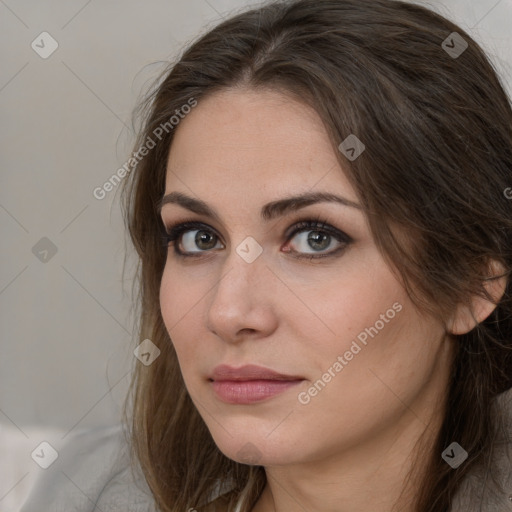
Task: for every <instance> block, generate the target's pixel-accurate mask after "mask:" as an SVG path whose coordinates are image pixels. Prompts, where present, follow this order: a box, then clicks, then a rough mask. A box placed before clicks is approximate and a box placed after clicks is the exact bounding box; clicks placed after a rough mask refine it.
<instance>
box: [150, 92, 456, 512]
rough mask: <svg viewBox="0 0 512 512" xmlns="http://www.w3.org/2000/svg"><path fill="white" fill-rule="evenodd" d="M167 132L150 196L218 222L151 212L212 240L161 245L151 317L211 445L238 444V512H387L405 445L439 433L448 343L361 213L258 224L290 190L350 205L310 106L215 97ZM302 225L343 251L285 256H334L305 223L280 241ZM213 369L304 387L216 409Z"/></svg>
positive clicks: (175, 211) (409, 453)
mask: <svg viewBox="0 0 512 512" xmlns="http://www.w3.org/2000/svg"><path fill="white" fill-rule="evenodd" d="M176 130H177V131H176V134H175V139H174V141H173V144H172V147H171V151H170V154H169V161H168V170H167V177H166V194H167V193H170V192H173V191H180V192H182V193H184V194H187V195H190V196H193V197H196V198H199V199H201V200H203V201H205V202H206V203H208V205H210V206H211V207H212V208H214V209H215V210H216V211H217V212H218V215H219V217H220V219H221V220H220V222H218V221H216V220H214V219H212V218H209V217H206V216H204V215H202V214H201V215H199V214H196V213H192V212H190V211H188V210H186V209H184V208H183V207H181V206H179V205H177V204H166V205H164V206H163V208H162V212H161V215H162V219H163V222H164V224H165V225H166V226H167V227H170V226H171V225H172V224H175V223H178V222H183V221H188V220H195V221H201V222H203V223H205V224H206V225H207V226H209V228H208V229H209V230H210V232H211V233H212V235H211V236H212V237H213V239H212V243H211V245H210V246H208V245H207V244H205V245H200V246H198V245H197V244H196V243H194V238H193V237H194V235H195V234H196V232H197V230H192V232H191V233H192V238H191V239H190V240H188V241H187V242H184V241H183V240H181V249H182V250H186V251H191V252H193V251H195V253H196V254H197V253H198V252H200V251H202V253H201V256H200V257H199V258H189V259H180V258H179V257H177V256H175V255H174V252H173V246H172V245H171V246H170V247H169V253H168V259H167V262H166V266H165V269H164V273H163V277H162V282H161V291H160V301H161V310H162V315H163V319H164V322H165V325H166V328H167V330H168V332H169V335H170V337H171V339H172V342H173V344H174V346H175V349H176V352H177V355H178V359H179V363H180V368H181V371H182V374H183V378H184V381H185V384H186V386H187V389H188V391H189V394H190V396H191V398H192V400H193V402H194V403H195V405H196V407H197V408H198V411H199V412H200V414H201V416H202V417H203V419H204V421H205V423H206V425H207V427H208V429H209V430H210V432H211V434H212V437H213V439H214V441H215V443H216V444H217V445H218V447H219V449H220V450H221V451H222V452H223V453H224V454H225V455H226V456H227V457H229V458H231V459H234V460H236V461H238V462H242V463H247V459H245V458H244V456H243V453H244V450H242V449H243V448H244V447H245V448H247V443H252V445H253V446H254V447H255V448H253V451H254V452H255V456H256V457H257V464H259V465H263V466H264V467H265V471H266V474H267V480H268V483H267V486H266V487H265V489H264V492H263V493H262V495H261V497H260V499H259V500H258V502H257V503H256V505H255V507H254V508H253V511H254V512H270V511H274V510H275V511H276V512H282V511H287V512H299V511H300V512H303V511H304V510H307V511H309V512H320V511H322V512H363V511H364V512H367V511H368V510H379V511H382V512H386V511H391V510H392V507H393V504H394V503H395V502H397V500H398V498H399V495H400V492H401V491H402V488H403V485H404V481H405V478H406V476H407V474H408V472H409V470H410V468H411V466H415V467H417V468H419V469H420V470H421V467H422V464H421V460H417V459H416V458H415V455H414V453H413V449H414V447H415V443H416V442H417V440H418V439H419V437H420V435H421V434H422V433H423V432H424V431H425V429H426V428H427V425H428V429H427V431H428V435H429V436H430V437H432V436H433V435H434V434H435V432H436V431H437V429H438V428H439V426H440V423H441V420H442V416H441V407H442V404H443V402H444V398H445V395H446V389H447V385H448V379H449V373H450V364H451V361H452V358H453V344H452V342H451V341H450V339H451V338H450V337H449V336H448V335H447V333H446V331H445V328H444V327H443V326H442V325H441V324H440V323H439V321H438V320H436V319H434V318H431V317H427V316H425V315H424V314H422V313H421V312H420V311H418V310H417V309H416V308H415V307H414V305H413V303H412V302H411V300H410V299H409V297H408V296H407V294H406V292H405V290H404V288H403V287H402V285H401V284H400V282H399V281H398V280H397V278H396V277H395V275H394V273H393V272H392V270H391V269H390V268H389V267H388V265H387V264H386V263H385V261H384V259H383V256H382V255H381V254H380V253H379V251H378V250H377V248H376V246H375V244H374V241H373V239H372V236H371V234H370V231H369V228H368V225H367V219H366V216H365V214H364V212H363V211H362V210H361V209H359V208H354V207H350V206H344V205H340V204H336V203H327V202H323V203H317V204H313V205H310V206H307V207H306V208H303V209H301V210H299V211H296V212H291V213H288V214H286V215H285V216H283V217H279V218H277V219H275V220H272V221H270V222H265V221H263V220H261V219H260V208H261V207H262V206H263V205H264V204H266V203H268V202H270V201H274V200H277V199H281V198H283V197H287V196H289V195H295V194H299V193H303V192H329V193H334V194H337V195H340V196H343V197H344V198H346V199H348V200H350V201H353V202H354V203H357V202H358V198H357V195H356V194H355V191H354V189H353V188H352V186H351V185H350V183H349V181H348V180H347V178H346V176H345V174H344V172H343V169H342V168H341V167H340V164H339V162H338V160H337V155H336V150H335V148H333V145H332V144H331V142H330V141H329V139H328V136H327V133H326V131H325V128H324V127H323V125H322V123H321V120H320V118H319V117H318V115H317V114H316V112H315V111H313V110H311V109H310V108H308V107H307V106H305V105H303V104H301V103H298V102H296V101H295V100H293V99H291V98H290V97H288V96H286V95H283V94H281V93H278V92H273V91H264V92H262V91H261V90H260V91H257V92H256V91H254V90H250V89H236V90H225V91H222V92H216V93H215V94H214V95H212V96H210V97H207V98H204V99H202V100H201V101H199V103H198V106H197V107H196V108H194V110H193V111H192V112H191V113H190V114H188V115H187V117H186V118H185V119H183V120H182V121H181V122H180V124H179V126H178V127H177V129H176ZM367 142H368V141H367ZM370 142H371V141H370ZM317 216H320V218H321V219H322V220H326V221H327V222H328V224H329V225H331V226H333V227H334V228H336V229H337V230H341V231H343V232H345V233H347V234H348V235H349V236H350V237H351V238H352V239H353V242H352V243H350V244H348V245H347V246H346V247H345V249H344V250H343V251H342V252H341V253H338V254H334V255H332V256H330V257H326V258H320V259H316V260H309V259H299V258H297V255H298V254H315V253H317V254H318V253H323V254H328V253H329V252H331V251H334V250H335V249H336V248H337V247H339V246H340V244H339V243H338V242H337V241H336V239H335V238H331V242H330V243H328V242H327V243H326V244H325V245H324V246H322V247H324V248H321V249H318V248H316V249H315V246H314V245H313V247H312V246H311V245H309V244H308V243H307V236H308V234H314V233H311V231H313V232H315V228H306V229H305V230H303V231H301V232H298V233H297V234H295V235H294V236H293V238H291V239H287V237H286V236H285V232H286V230H287V228H289V227H290V226H293V225H294V224H295V223H296V222H297V221H299V220H304V219H308V218H312V219H315V217H317ZM189 233H190V231H189ZM216 236H217V238H215V237H216ZM248 236H251V237H253V238H254V239H255V240H256V241H257V242H258V244H259V245H260V246H261V247H262V249H263V252H262V254H261V255H260V256H259V257H258V258H256V260H255V261H254V262H252V263H247V262H246V261H245V260H244V259H243V258H242V257H240V256H239V254H238V253H237V252H236V249H237V246H239V244H241V242H242V241H243V240H244V239H245V238H246V237H248ZM176 243H177V244H179V243H180V241H177V242H176ZM208 247H214V248H208ZM394 303H399V304H400V305H401V306H402V308H401V310H400V312H397V313H396V315H394V318H392V319H388V322H385V325H384V327H383V328H382V329H380V330H379V332H378V334H377V335H375V336H374V337H373V338H370V337H369V338H368V343H367V345H366V346H362V349H361V351H360V352H358V353H357V355H355V356H354V357H353V359H352V360H350V361H348V362H347V364H346V365H344V367H343V369H342V370H341V371H339V372H337V373H336V372H335V374H336V376H335V377H333V378H331V380H330V382H328V383H327V384H326V385H325V387H323V388H322V389H321V391H320V392H318V393H317V394H316V395H315V396H314V397H311V400H310V401H309V403H307V404H306V405H304V404H302V403H300V402H299V400H298V394H299V393H300V392H305V391H307V390H308V389H309V388H311V386H312V385H313V384H314V383H315V382H316V381H318V379H320V378H321V377H322V375H323V374H325V373H326V372H327V371H328V369H329V368H330V367H331V368H332V366H333V364H334V363H335V361H336V360H337V358H338V356H340V355H341V356H343V355H344V354H345V352H346V351H347V350H349V349H350V346H351V344H352V342H353V341H354V340H355V339H356V337H357V335H358V334H359V333H361V332H362V331H364V330H365V328H369V327H371V326H375V324H376V322H377V320H379V319H380V318H382V317H381V315H382V314H385V313H386V311H387V310H389V309H390V308H392V305H393V304H394ZM221 363H225V364H229V365H231V366H235V367H238V366H241V365H244V364H249V363H253V364H258V365H262V366H266V367H268V368H271V369H273V370H275V371H277V372H280V373H285V374H291V375H299V376H301V377H302V378H303V379H304V381H303V382H301V383H300V384H299V385H298V386H295V387H294V388H292V389H289V390H287V391H285V392H283V393H281V394H279V395H277V396H274V397H273V398H271V399H267V400H265V401H263V402H260V403H256V404H251V405H232V404H226V403H224V402H222V401H220V400H219V398H218V397H217V395H216V394H215V393H214V392H213V390H212V386H211V383H210V382H209V380H208V376H209V375H210V372H211V371H212V370H213V368H214V367H215V366H217V365H218V364H221ZM439 456H440V454H439ZM416 485H417V484H415V483H414V482H411V486H410V487H409V488H407V489H406V490H405V494H404V501H403V505H404V507H403V508H402V509H401V510H403V511H404V512H407V511H411V512H412V510H413V508H412V507H411V505H410V503H409V501H408V499H407V497H409V498H410V497H411V496H413V495H414V494H415V492H416V490H417V487H416Z"/></svg>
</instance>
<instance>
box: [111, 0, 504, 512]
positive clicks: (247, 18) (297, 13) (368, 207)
mask: <svg viewBox="0 0 512 512" xmlns="http://www.w3.org/2000/svg"><path fill="white" fill-rule="evenodd" d="M453 32H457V33H458V34H459V35H460V36H461V37H462V38H463V40H464V41H465V42H466V43H467V48H466V49H465V50H464V51H462V53H460V50H462V49H463V46H461V45H460V44H459V43H458V42H457V41H460V39H453V37H455V36H453ZM450 37H451V39H450ZM450 48H452V49H454V48H455V49H456V50H457V49H459V54H453V51H452V52H451V54H450V52H449V49H450ZM236 87H251V88H253V89H254V90H263V89H271V90H275V91H280V92H285V93H287V94H290V95H291V96H293V97H294V98H296V99H299V100H300V101H302V102H303V103H304V104H307V105H309V106H312V107H313V108H314V109H315V110H316V112H317V113H318V115H319V116H320V118H321V119H322V121H323V123H324V125H325V127H326V129H327V132H328V135H329V137H330V139H331V141H332V144H333V150H334V151H335V152H336V153H337V155H338V158H339V161H340V165H342V167H343V169H345V172H346V174H347V177H348V179H349V180H350V182H351V184H352V185H353V187H354V189H355V191H356V193H357V195H358V198H359V200H360V202H361V204H362V206H363V208H364V209H365V211H366V212H367V213H368V220H369V224H370V229H371V232H372V235H373V238H374V240H375V243H376V244H377V246H378V248H379V250H380V251H381V253H382V255H383V257H385V258H386V261H388V262H389V264H390V266H392V267H393V268H394V269H396V272H397V276H398V277H399V278H400V280H401V282H403V286H404V287H405V289H406V290H407V291H408V293H409V294H410V296H411V299H413V300H414V301H415V303H416V304H417V305H418V306H419V307H421V308H423V310H424V311H428V312H431V313H433V314H437V315H439V317H440V318H446V315H447V314H448V313H450V312H452V311H453V310H454V308H455V306H456V305H457V304H461V303H468V301H469V298H470V297H471V296H474V295H480V296H482V297H486V298H487V299H491V298H492V297H490V295H489V294H488V293H487V292H486V289H485V288H484V286H483V283H484V282H485V278H486V276H487V275H488V272H487V271H488V269H489V262H490V261H492V260H494V261H497V262H499V263H500V264H501V265H502V266H503V267H504V268H505V271H506V275H507V285H506V289H505V293H504V295H503V296H502V297H501V298H500V299H499V301H496V302H495V304H496V308H495V310H494V311H493V313H492V314H491V315H490V316H489V317H488V318H487V319H486V320H485V321H483V322H481V323H480V324H479V325H477V326H476V327H475V328H474V329H472V330H471V331H470V332H468V333H467V334H463V335H459V336H454V338H455V341H456V355H455V359H454V363H453V369H452V372H451V382H450V385H449V389H447V390H446V407H445V409H444V416H443V421H442V426H441V428H440V429H439V432H438V433H437V438H436V440H435V444H434V445H430V446H428V447H426V448H425V453H424V454H423V456H422V459H421V460H422V467H423V469H424V476H423V477H422V481H421V486H420V490H419V493H418V494H417V497H416V503H415V510H417V511H418V512H445V511H448V510H449V509H450V506H451V504H452V501H453V496H454V494H455V492H456V491H457V489H459V488H460V485H461V482H462V481H463V480H464V478H465V477H466V476H467V475H468V474H469V473H471V471H472V469H474V468H477V467H489V466H490V464H491V457H492V453H493V439H494V437H495V432H496V429H497V428H498V427H499V426H500V425H503V421H502V420H503V418H501V417H500V415H499V414H498V412H499V411H498V408H497V407H495V404H496V398H497V397H498V395H499V394H500V393H503V392H504V391H506V390H508V389H510V388H511V387H512V355H511V354H512V344H511V333H512V323H511V322H512V321H511V317H512V314H511V313H512V305H511V284H510V279H508V276H509V274H510V269H511V268H512V201H511V200H510V197H509V196H510V193H507V191H510V192H512V191H511V189H510V188H509V187H511V186H512V110H511V102H510V98H509V97H508V96H507V93H506V92H505V88H504V86H503V84H502V83H501V82H500V78H499V76H498V73H497V71H496V70H495V69H494V67H493V65H492V63H491V62H490V60H489V59H488V58H487V56H486V55H485V52H484V51H483V50H482V48H481V47H480V46H479V45H478V44H477V43H476V42H475V41H474V40H473V39H472V38H471V36H470V35H469V34H468V33H466V32H465V31H464V30H462V29H461V28H460V27H459V26H457V25H455V24H454V23H452V22H450V21H449V20H447V19H445V18H444V17H442V16H440V15H438V14H436V13H434V12H432V11H430V10H428V9H426V8H424V7H421V6H418V5H413V4H409V3H405V2H402V1H393V0H291V1H286V0H285V1H277V2H271V3H266V4H262V5H260V6H259V7H257V8H252V9H249V10H245V11H243V12H239V13H237V14H235V15H233V16H232V17H230V18H229V19H226V20H225V21H222V22H221V23H220V24H218V25H217V26H215V27H214V28H212V29H210V30H208V31H207V33H205V34H204V35H201V36H200V37H198V38H197V40H196V41H195V42H193V43H192V44H191V45H190V46H189V47H188V48H186V49H185V50H184V51H183V52H182V54H181V56H180V57H179V59H177V61H175V62H173V63H172V64H170V65H168V66H167V67H166V69H165V70H164V72H163V73H162V74H161V76H160V77H159V78H158V80H157V81H156V82H155V83H154V85H153V87H152V88H151V89H150V90H149V91H148V92H147V93H146V95H145V96H144V98H143V99H142V101H141V103H140V105H139V107H138V108H137V109H136V110H135V112H134V114H135V116H136V118H137V119H139V120H140V131H139V134H138V138H137V141H136V143H135V146H134V151H138V150H139V149H140V148H141V147H143V146H144V145H146V149H147V151H145V152H144V153H145V156H144V157H143V158H139V157H140V154H141V151H138V153H137V154H138V155H139V157H137V158H132V159H130V160H129V169H128V171H129V172H128V175H127V177H126V178H125V179H124V181H123V183H122V189H121V190H122V209H123V215H124V218H125V222H126V226H127V230H128V232H129V235H130V239H131V242H132V243H133V245H134V247H135V249H136V251H137V254H138V256H139V259H138V267H137V270H136V277H137V279H136V284H137V285H136V287H135V288H134V290H135V289H136V291H135V292H134V295H135V297H134V300H135V301H136V302H137V303H138V305H139V308H138V313H137V315H138V317H137V318H138V323H137V326H136V331H137V335H138V339H137V340H136V342H137V343H140V342H141V341H142V340H144V339H146V338H149V339H150V340H151V341H152V342H153V343H154V344H155V345H156V346H157V347H158V348H159V350H160V351H161V352H160V356H159V357H158V358H157V359H156V360H155V361H154V362H153V363H152V364H151V365H149V366H146V365H144V364H141V363H139V362H136V363H137V364H136V367H135V368H134V373H133V379H132V382H131V387H130V392H129V394H128V396H127V399H126V402H125V409H124V411H125V416H124V420H125V421H126V423H127V424H129V425H130V441H131V446H132V456H133V460H134V463H135V462H136V463H137V464H140V467H141V469H142V471H143V474H144V477H145V479H146V481H147V483H148V485H149V487H150V489H151V491H152V493H153V495H154V498H155V503H156V504H157V506H158V507H159V509H160V510H161V511H162V512H178V511H179V512H183V511H186V510H188V509H189V508H193V509H195V510H229V511H231V510H233V509H234V506H235V504H236V503H237V502H238V501H239V502H240V503H242V508H241V511H242V512H249V511H250V510H251V508H252V506H253V505H254V503H255V502H256V501H257V499H258V497H259V495H260V494H261V492H262V490H263V488H264V486H265V483H266V476H265V471H264V468H263V467H262V466H258V465H245V464H240V463H238V462H235V461H233V460H231V459H229V458H227V457H226V456H224V455H223V454H222V452H221V451H220V450H219V449H218V447H217V446H216V444H215V443H214V441H213V439H212V437H211V435H210V432H209V430H208V428H207V426H206V424H205V423H204V421H203V419H202V418H201V416H200V414H199V413H198V411H197V409H196V408H195V406H194V404H193V403H192V401H191V399H190V396H189V394H188V392H187V389H186V387H185V384H184V381H183V379H182V375H181V372H180V368H179V364H178V359H177V356H176V352H175V350H174V348H173V344H172V341H171V338H170V336H169V333H168V332H167V331H166V329H165V326H164V322H163V319H162V316H161V311H160V303H159V290H160V282H161V278H162V272H163V269H164V265H165V261H166V256H167V248H166V247H163V245H162V243H161V235H162V233H163V224H162V220H161V218H160V216H159V213H158V204H159V201H160V199H161V198H162V196H163V194H164V190H165V176H166V163H167V157H168V154H169V150H170V148H171V145H172V143H173V136H174V133H175V131H176V130H178V129H179V124H177V125H174V122H172V123H170V122H169V120H170V119H171V118H172V116H173V115H177V112H176V111H178V112H179V113H181V116H180V117H182V116H183V115H184V113H185V112H188V111H190V108H189V109H188V110H187V109H186V108H185V107H184V106H185V105H187V104H188V105H191V104H192V102H194V101H197V103H198V104H199V105H200V103H201V100H202V99H203V98H205V97H206V96H209V95H212V94H214V93H215V92H217V91H220V90H225V89H229V88H236ZM248 122H249V121H248ZM162 126H164V127H165V129H164V130H162ZM157 134H158V136H156V135H157ZM350 134H356V135H357V137H358V138H359V139H360V140H361V141H363V143H365V142H366V149H365V151H364V152H363V153H362V154H361V155H360V156H359V157H358V158H357V159H356V160H349V159H348V158H346V157H345V156H344V154H343V153H342V152H341V151H339V150H338V149H337V148H338V146H339V144H340V143H341V142H342V141H344V140H345V139H346V138H347V136H349V135H350ZM150 139H151V141H152V143H151V144H149V143H148V141H149V140H150ZM153 145H154V147H151V148H150V149H148V146H153ZM404 234H406V237H404V236H403V235H404ZM176 293H179V290H176ZM128 409H131V410H130V412H129V413H128V412H127V411H128ZM453 440H456V441H457V442H458V443H459V444H460V445H461V446H462V447H464V449H465V450H466V451H467V452H468V453H469V458H468V459H467V460H466V462H465V463H464V464H462V465H461V466H459V467H458V468H457V469H452V468H451V467H450V466H449V465H448V464H446V462H445V461H444V460H442V458H441V453H442V451H443V450H444V449H445V448H446V447H447V446H448V445H449V444H450V443H451V442H452V441H453ZM219 482H220V483H221V484H222V485H224V484H226V487H222V489H223V490H224V491H225V492H224V493H223V494H221V496H220V497H219V498H218V499H216V500H213V501H212V500H211V499H210V498H213V497H214V496H215V495H217V494H218V492H219V487H218V486H219ZM216 493H217V494H216ZM209 500H210V501H209ZM207 503H209V504H207Z"/></svg>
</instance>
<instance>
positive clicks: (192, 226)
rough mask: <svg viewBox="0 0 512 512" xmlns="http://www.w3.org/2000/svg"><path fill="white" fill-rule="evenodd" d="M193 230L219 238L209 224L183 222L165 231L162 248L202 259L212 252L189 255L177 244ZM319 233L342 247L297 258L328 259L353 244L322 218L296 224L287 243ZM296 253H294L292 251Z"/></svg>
mask: <svg viewBox="0 0 512 512" xmlns="http://www.w3.org/2000/svg"><path fill="white" fill-rule="evenodd" d="M192 230H202V231H207V232H209V233H211V234H213V235H214V236H216V237H217V238H219V237H218V235H217V234H216V233H215V231H214V230H213V229H212V228H210V227H209V226H208V225H207V224H204V223H202V222H197V221H188V222H181V223H177V224H174V225H172V226H169V227H168V228H164V229H163V234H162V246H163V247H167V248H168V247H169V244H171V243H172V244H173V252H174V254H175V256H177V257H179V258H200V257H202V255H203V253H206V252H210V251H198V252H197V253H196V254H188V253H187V252H183V251H181V250H180V249H179V247H178V246H177V244H176V243H175V242H176V241H177V240H179V239H180V238H181V236H182V235H183V233H185V232H187V231H192ZM308 230H309V231H318V232H320V233H323V234H327V235H329V236H331V237H333V238H334V239H335V240H336V241H337V242H340V243H342V245H341V247H338V248H337V249H334V250H331V251H330V252H328V253H325V254H301V253H299V252H297V254H298V255H297V256H295V257H296V258H298V259H309V260H312V259H319V258H327V257H330V256H335V255H337V254H338V253H340V252H342V251H344V250H345V249H346V247H347V246H348V245H349V244H351V243H352V242H353V239H352V238H351V237H350V236H349V235H347V234H346V233H344V232H343V231H340V230H338V229H336V228H334V227H333V226H331V225H330V224H328V223H327V221H325V220H322V219H320V218H307V219H304V220H300V221H298V222H297V223H296V224H294V225H293V226H292V227H291V228H290V229H289V230H288V234H287V235H286V241H287V242H289V241H290V240H291V239H292V238H293V237H294V236H295V235H296V234H297V233H300V232H302V231H308ZM290 252H294V251H290Z"/></svg>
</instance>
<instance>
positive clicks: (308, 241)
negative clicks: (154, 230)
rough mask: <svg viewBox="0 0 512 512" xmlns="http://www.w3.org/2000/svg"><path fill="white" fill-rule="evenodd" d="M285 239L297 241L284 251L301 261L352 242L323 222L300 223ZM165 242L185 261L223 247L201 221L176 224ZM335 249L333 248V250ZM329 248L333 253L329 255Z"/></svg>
mask: <svg viewBox="0 0 512 512" xmlns="http://www.w3.org/2000/svg"><path fill="white" fill-rule="evenodd" d="M285 238H286V240H287V242H288V245H290V241H292V240H293V239H296V240H297V241H298V242H295V243H293V244H291V245H293V246H294V247H295V249H292V250H290V249H289V248H287V249H285V250H284V252H287V253H293V254H294V257H296V258H299V259H300V258H308V259H315V258H325V257H329V256H334V255H336V254H338V253H339V252H341V251H343V250H344V249H345V248H346V247H347V246H348V245H349V244H350V243H352V242H353V240H352V238H351V237H350V236H348V235H347V234H346V233H344V232H343V231H340V230H338V229H336V228H334V227H333V226H331V225H330V224H328V223H327V222H325V221H321V220H320V219H306V220H302V221H299V222H298V223H296V224H294V225H293V226H292V227H291V228H290V229H289V230H288V232H287V233H286V234H285ZM162 242H163V245H164V246H166V247H168V246H169V244H172V245H173V251H174V254H175V255H176V256H179V257H182V258H189V257H190V258H196V257H200V256H202V255H203V253H205V252H210V251H211V250H212V249H219V248H222V247H223V245H222V244H220V241H219V236H218V235H217V234H216V233H215V231H214V230H213V229H212V228H211V227H209V226H208V225H207V224H203V223H202V222H183V223H180V224H176V225H174V226H172V227H170V228H168V231H167V232H165V233H164V234H163V235H162ZM219 244H220V246H219ZM288 245H287V247H288ZM333 246H334V249H332V247H333ZM329 248H331V250H329V251H327V252H326V250H327V249H329Z"/></svg>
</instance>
